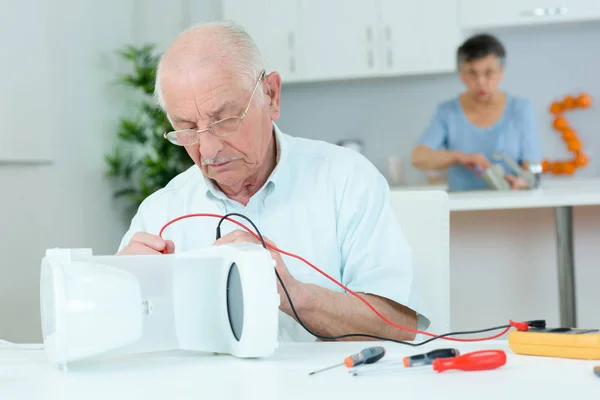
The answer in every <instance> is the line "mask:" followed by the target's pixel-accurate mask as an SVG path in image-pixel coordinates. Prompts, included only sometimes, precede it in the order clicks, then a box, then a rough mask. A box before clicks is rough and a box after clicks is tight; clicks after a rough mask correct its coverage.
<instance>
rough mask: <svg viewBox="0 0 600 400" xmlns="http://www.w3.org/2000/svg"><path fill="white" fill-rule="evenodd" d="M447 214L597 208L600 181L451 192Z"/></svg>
mask: <svg viewBox="0 0 600 400" xmlns="http://www.w3.org/2000/svg"><path fill="white" fill-rule="evenodd" d="M446 188H447V187H446V186H445V185H421V186H404V187H401V186H396V187H392V188H391V192H392V196H393V195H394V194H395V193H401V192H404V191H412V190H446ZM448 197H449V200H450V211H474V210H500V209H502V210H506V209H516V208H542V207H560V206H589V205H600V179H572V180H548V181H545V182H543V183H542V187H541V188H539V189H536V190H518V191H516V190H515V191H498V190H477V191H471V192H450V193H449V194H448Z"/></svg>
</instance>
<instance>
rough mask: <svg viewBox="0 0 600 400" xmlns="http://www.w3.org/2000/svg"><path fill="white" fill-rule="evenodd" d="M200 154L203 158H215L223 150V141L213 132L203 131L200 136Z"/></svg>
mask: <svg viewBox="0 0 600 400" xmlns="http://www.w3.org/2000/svg"><path fill="white" fill-rule="evenodd" d="M198 144H199V145H200V149H199V150H200V154H202V157H203V158H215V157H217V154H219V151H221V150H223V142H222V141H221V139H219V138H218V137H217V136H215V135H214V134H213V133H212V132H209V131H206V132H201V133H200V134H199V137H198Z"/></svg>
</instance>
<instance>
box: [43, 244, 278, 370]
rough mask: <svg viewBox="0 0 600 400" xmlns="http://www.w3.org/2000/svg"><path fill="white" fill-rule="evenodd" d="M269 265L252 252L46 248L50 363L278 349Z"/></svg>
mask: <svg viewBox="0 0 600 400" xmlns="http://www.w3.org/2000/svg"><path fill="white" fill-rule="evenodd" d="M274 266H275V261H274V260H273V258H272V257H271V254H270V252H269V251H267V250H266V249H264V248H263V247H261V246H259V245H255V244H233V245H222V246H212V247H208V248H205V249H201V250H195V251H189V252H183V253H178V254H171V255H142V256H94V255H92V251H91V250H90V249H49V250H47V251H46V256H45V257H44V258H43V259H42V263H41V274H40V301H41V319H42V332H43V338H44V348H45V352H46V355H47V357H48V360H49V361H50V362H51V363H53V364H55V365H57V366H60V367H62V368H63V369H64V370H66V369H67V365H68V364H69V363H73V362H76V361H82V360H88V359H91V358H99V357H103V358H110V357H117V356H118V357H121V356H124V355H130V354H139V353H148V352H158V351H168V350H190V351H198V352H208V353H225V354H231V355H233V356H235V357H241V358H258V357H268V356H270V355H271V354H273V353H274V351H275V350H276V348H277V347H278V313H279V294H278V292H277V282H276V279H277V278H276V275H275V269H274Z"/></svg>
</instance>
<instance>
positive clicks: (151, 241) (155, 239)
mask: <svg viewBox="0 0 600 400" xmlns="http://www.w3.org/2000/svg"><path fill="white" fill-rule="evenodd" d="M131 242H132V243H133V242H136V243H140V244H143V245H144V246H147V247H150V248H151V249H154V250H156V251H161V250H163V249H164V248H165V246H166V242H165V240H164V239H162V238H161V237H160V236H156V235H152V234H150V233H147V232H137V233H136V234H135V235H133V237H132V238H131Z"/></svg>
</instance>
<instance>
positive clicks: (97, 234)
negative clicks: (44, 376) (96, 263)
mask: <svg viewBox="0 0 600 400" xmlns="http://www.w3.org/2000/svg"><path fill="white" fill-rule="evenodd" d="M14 3H15V2H13V1H11V0H0V10H2V11H3V12H2V13H1V15H0V24H9V23H10V24H12V25H10V26H15V28H18V27H24V28H25V29H22V30H18V31H17V30H16V29H15V32H14V34H13V36H12V37H13V40H18V41H20V43H23V44H25V45H26V44H29V43H37V41H40V40H43V38H41V37H38V36H35V35H34V34H35V32H36V30H34V29H27V26H28V24H29V23H30V21H31V20H32V19H31V18H29V15H28V13H21V12H20V11H22V9H23V8H25V7H24V6H23V4H24V3H25V2H21V3H20V6H19V8H18V9H17V6H14ZM43 3H45V0H29V1H28V4H27V7H26V8H27V9H28V10H29V11H28V12H29V13H34V14H35V13H36V11H37V12H40V10H41V8H40V7H37V6H38V5H41V4H43ZM161 3H164V4H165V6H164V7H162V8H158V7H154V6H155V5H157V4H161ZM168 3H169V5H170V6H172V7H171V8H170V7H167V6H166V4H167V2H164V1H156V0H153V1H149V0H137V1H133V0H105V1H80V0H55V1H53V2H52V7H51V8H50V9H49V10H50V11H49V12H48V13H46V14H45V15H42V16H41V17H40V16H39V15H37V17H36V18H34V19H33V20H40V21H43V20H46V21H47V22H48V24H49V28H50V29H49V36H48V38H47V39H46V40H47V43H48V52H47V54H48V57H44V56H43V55H40V54H34V53H32V52H31V51H20V52H19V56H20V57H16V54H10V53H8V54H7V53H6V52H4V53H3V57H2V62H1V63H0V74H5V73H8V71H15V67H14V66H6V64H7V63H17V64H18V63H23V64H24V65H25V66H26V67H27V68H29V69H30V70H31V69H34V68H35V66H36V65H37V66H38V70H37V71H35V70H34V71H33V72H37V73H40V74H44V73H47V74H48V75H49V76H50V81H49V88H48V90H43V89H40V90H37V91H33V90H29V89H30V88H31V85H30V86H29V87H23V86H22V87H14V88H13V90H14V92H9V93H6V92H5V93H2V94H0V105H2V107H0V110H6V108H5V107H4V105H5V104H6V103H7V102H10V101H11V99H12V98H16V97H19V98H23V97H29V98H30V100H31V101H32V102H34V101H36V99H40V98H44V97H45V96H49V95H50V93H51V94H52V98H51V102H50V110H49V111H50V112H48V113H45V114H47V117H46V116H44V117H42V116H40V115H30V114H25V110H22V114H24V115H13V114H11V115H6V114H2V118H3V120H6V119H9V118H22V119H24V120H25V121H27V123H26V124H23V126H22V128H23V129H24V130H23V133H26V129H45V130H49V131H50V134H51V138H52V146H53V148H52V153H53V156H54V159H53V160H54V161H53V163H52V164H49V165H24V164H19V165H17V164H5V163H2V164H0V184H1V188H2V189H0V193H1V194H0V221H1V224H0V227H1V228H0V232H1V240H0V254H2V257H0V338H3V339H7V340H13V341H39V340H41V331H40V322H39V321H40V316H39V283H38V282H39V281H38V279H39V265H40V261H41V258H42V257H43V254H44V251H45V249H47V248H51V247H91V248H93V249H94V251H95V252H96V253H101V254H111V253H114V251H115V250H116V248H117V246H118V243H119V240H120V238H121V235H122V234H123V232H124V230H125V229H126V221H124V220H123V218H122V214H121V213H120V212H119V209H118V208H117V207H116V206H115V204H114V203H113V201H112V191H113V188H112V187H111V185H110V182H108V181H106V180H105V179H104V172H105V170H106V164H105V162H104V155H105V154H106V153H107V152H109V151H110V149H112V146H113V144H114V138H115V136H116V134H115V132H116V128H117V125H118V122H119V118H120V117H121V116H124V115H125V114H126V112H127V109H126V107H125V104H126V99H127V96H128V92H127V91H126V90H124V89H123V88H121V87H119V86H118V85H115V84H114V82H115V80H116V78H117V75H118V74H119V73H120V72H123V71H124V67H125V66H126V64H124V63H123V62H122V61H120V60H119V58H118V57H117V56H116V53H115V50H116V49H118V48H120V47H121V46H123V45H124V44H130V43H136V42H148V41H154V42H158V40H156V39H161V41H160V42H158V44H159V46H162V47H164V46H166V45H167V43H168V42H169V41H170V40H172V39H173V37H174V36H175V35H176V33H177V32H178V31H179V30H180V29H181V28H183V27H185V26H187V25H189V23H190V18H191V16H190V15H187V16H186V18H169V14H168V11H169V10H173V9H175V10H181V8H178V7H177V6H176V3H175V2H174V1H170V2H168ZM194 4H195V5H194V7H195V13H196V14H195V15H198V17H202V18H205V19H212V18H215V17H216V16H217V15H215V12H216V11H217V10H218V2H217V1H213V0H211V1H208V2H207V1H204V2H196V3H194ZM11 7H12V8H11ZM148 7H149V8H148ZM28 35H29V36H28ZM12 48H13V49H18V47H17V46H14V47H12ZM11 65H12V64H11ZM45 65H48V69H47V70H46V71H45V70H44V68H45ZM25 90H29V92H28V93H23V91H25ZM0 113H3V111H0ZM0 129H2V126H0ZM4 133H5V132H3V134H4ZM3 136H4V135H3Z"/></svg>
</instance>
